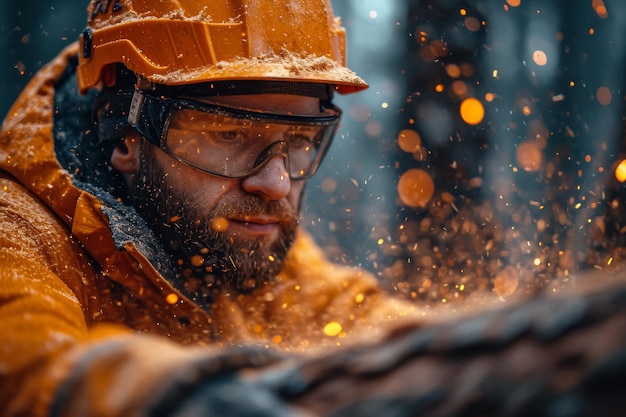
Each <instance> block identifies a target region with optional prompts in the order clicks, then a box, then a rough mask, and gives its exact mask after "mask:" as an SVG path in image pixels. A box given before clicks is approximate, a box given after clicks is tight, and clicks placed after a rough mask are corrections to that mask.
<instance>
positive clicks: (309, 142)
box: [289, 133, 315, 148]
mask: <svg viewBox="0 0 626 417" xmlns="http://www.w3.org/2000/svg"><path fill="white" fill-rule="evenodd" d="M314 145H315V138H313V137H309V136H307V135H305V134H302V133H297V134H292V135H289V147H291V148H306V147H311V146H314Z"/></svg>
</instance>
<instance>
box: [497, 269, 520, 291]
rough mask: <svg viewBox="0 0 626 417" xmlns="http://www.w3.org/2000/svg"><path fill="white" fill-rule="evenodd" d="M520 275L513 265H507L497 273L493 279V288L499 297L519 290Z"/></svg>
mask: <svg viewBox="0 0 626 417" xmlns="http://www.w3.org/2000/svg"><path fill="white" fill-rule="evenodd" d="M518 285H519V277H518V276H517V270H516V269H515V268H514V267H512V266H510V265H509V266H507V267H506V268H504V269H503V270H502V271H500V272H499V273H498V275H496V278H495V279H494V281H493V289H494V290H495V291H496V294H498V296H499V297H508V296H511V295H513V293H515V291H517V287H518Z"/></svg>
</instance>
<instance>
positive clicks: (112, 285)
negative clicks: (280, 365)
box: [0, 1, 412, 417]
mask: <svg viewBox="0 0 626 417" xmlns="http://www.w3.org/2000/svg"><path fill="white" fill-rule="evenodd" d="M139 3H142V2H139V1H135V2H134V5H135V6H136V5H137V4H139ZM148 3H150V4H151V5H153V4H162V3H167V2H148V1H146V4H148ZM191 3H193V2H189V4H191ZM261 3H263V4H265V2H261ZM287 3H288V4H292V3H291V2H287ZM102 4H104V5H105V6H106V2H104V3H102ZM123 4H126V3H123ZM229 4H230V3H229ZM274 4H275V5H277V6H278V5H279V2H275V3H274ZM293 4H295V3H293ZM104 8H105V10H106V7H104ZM253 8H254V7H253V6H249V8H248V9H246V10H243V9H242V13H243V12H244V11H245V13H251V10H252V9H253ZM133 10H134V11H135V13H138V16H139V15H141V10H140V9H137V8H135V9H133ZM188 12H189V11H187V13H188ZM92 13H94V10H92ZM163 13H164V12H163ZM212 13H213V12H212ZM245 13H243V14H244V15H245ZM101 17H102V16H101V15H100V13H95V16H94V23H93V25H94V28H95V27H96V25H95V22H98V21H99V20H98V19H100V18H101ZM214 19H219V21H223V20H224V19H223V18H222V17H221V16H218V15H217V14H216V15H214ZM140 20H141V19H140ZM144 20H145V21H144ZM144 20H141V21H142V22H143V23H145V24H148V27H149V26H150V25H149V19H144ZM273 23H275V22H273ZM130 24H131V25H132V22H131V23H130ZM305 27H306V25H305ZM227 28H228V25H226V27H225V28H222V29H227ZM212 30H213V29H212ZM239 30H241V28H240V29H239ZM224 31H225V32H227V31H226V30H224ZM246 33H249V32H246ZM231 36H232V34H231ZM246 36H247V35H246ZM246 39H248V38H246ZM249 39H253V37H250V38H249ZM157 49H158V48H157ZM78 53H82V52H81V51H79V47H78V45H77V44H74V45H73V46H71V47H68V49H66V50H65V51H64V52H63V53H62V54H61V55H60V56H59V57H58V58H57V59H56V60H54V61H53V62H52V63H50V64H48V65H47V66H45V67H44V68H43V69H42V70H41V71H40V72H39V73H38V74H37V75H36V76H35V77H34V78H33V79H32V80H31V82H30V83H29V85H28V86H27V88H26V89H25V91H24V92H23V93H22V95H21V96H20V97H19V98H18V100H17V101H16V103H15V104H14V105H13V107H12V108H11V110H10V111H9V113H8V116H7V118H6V119H5V121H4V123H3V125H2V129H1V130H0V230H2V233H1V234H0V317H2V320H0V338H1V339H2V340H1V342H0V410H2V415H3V416H4V417H13V416H30V417H38V416H49V415H54V416H67V415H85V416H87V415H98V416H102V417H108V416H129V415H144V411H146V410H150V409H151V407H153V406H154V405H155V404H159V403H160V402H161V401H165V400H164V399H168V398H178V397H177V396H176V395H173V394H172V392H174V393H176V392H178V393H179V394H184V393H185V392H183V391H180V389H179V388H180V387H179V386H178V385H177V381H178V382H180V381H184V382H185V383H187V384H189V383H190V381H195V380H202V379H203V378H210V377H211V375H212V373H214V372H218V371H219V370H220V366H221V365H220V364H222V365H223V364H226V365H232V364H233V363H235V362H233V360H232V358H231V359H225V360H224V362H222V361H220V360H219V357H220V355H223V354H224V352H225V350H224V349H220V347H222V346H232V345H236V344H246V343H254V344H257V345H260V346H267V347H271V348H275V349H282V350H286V351H301V350H307V349H312V350H314V349H315V348H323V347H325V346H331V345H337V344H342V345H345V344H347V343H349V342H350V341H357V340H359V339H361V338H367V339H369V340H372V339H373V338H375V337H376V336H377V334H378V333H379V332H381V331H383V330H384V329H385V327H387V326H388V325H389V324H390V323H394V322H396V320H398V319H400V318H402V317H404V316H405V315H407V314H410V310H411V308H412V306H411V307H409V306H408V305H407V304H404V303H402V302H400V301H397V300H393V299H392V298H390V297H387V296H385V295H384V294H383V293H382V292H381V290H380V288H379V287H378V286H377V283H376V280H375V279H374V278H373V277H372V276H371V275H369V274H367V273H365V272H363V271H361V270H358V269H354V268H350V267H343V266H337V265H333V264H331V263H329V262H328V261H326V260H325V258H324V256H323V255H322V252H321V251H320V249H319V248H318V247H317V246H315V244H314V243H313V242H312V241H311V239H310V238H309V237H307V235H306V234H304V233H303V232H300V233H299V236H298V237H297V239H296V241H295V242H294V246H293V247H292V248H291V250H290V252H289V254H288V256H287V259H286V260H285V263H284V268H283V271H282V272H281V273H280V274H279V275H278V276H277V277H276V279H275V280H274V281H273V282H271V283H270V284H268V285H267V286H266V287H263V288H259V289H258V290H257V291H255V292H253V293H250V294H244V295H239V296H236V297H234V296H231V295H229V294H227V293H221V294H219V295H217V296H216V297H215V299H214V300H213V303H212V304H211V305H210V306H209V307H208V308H201V307H200V306H199V305H198V304H197V303H195V302H194V301H193V300H191V299H190V298H189V297H187V296H186V295H185V293H184V292H183V291H182V290H180V289H179V287H178V286H175V285H174V284H173V283H172V282H170V281H168V280H167V279H166V278H165V273H164V270H165V269H166V268H167V266H166V265H165V264H166V262H164V261H163V259H165V258H164V257H163V256H162V254H161V252H160V251H159V247H157V246H155V241H156V239H155V238H154V236H153V235H150V233H149V231H144V230H142V229H140V227H139V223H140V222H139V220H138V219H137V216H136V214H134V216H133V213H134V211H133V210H131V209H130V208H129V207H127V206H124V205H123V204H121V203H120V202H118V201H116V200H115V198H113V197H112V195H110V194H108V193H107V192H105V191H104V190H103V189H102V188H100V187H99V185H97V184H95V183H86V182H85V181H86V180H85V179H86V178H90V177H89V175H91V176H93V177H94V178H95V176H96V175H99V176H100V177H107V176H108V175H112V174H111V173H110V172H109V171H110V170H107V169H106V166H104V168H103V169H101V170H94V169H93V168H90V167H89V166H83V165H81V163H82V164H88V163H91V162H92V158H91V157H89V158H87V157H85V156H84V155H83V154H81V153H80V152H79V149H78V148H72V147H71V146H69V145H68V144H70V143H72V141H75V142H79V143H89V141H87V140H82V139H81V137H82V135H89V134H93V131H94V129H91V126H90V125H89V123H88V124H87V126H82V125H77V126H76V127H75V128H74V129H69V128H66V127H67V126H69V124H71V123H78V122H80V121H81V120H82V117H81V116H80V115H82V114H84V113H89V112H90V111H91V109H92V105H93V103H90V102H88V101H87V102H86V103H84V104H83V102H81V101H77V104H72V105H71V106H69V105H67V104H66V103H68V102H71V101H70V99H72V98H73V97H79V98H80V97H82V98H81V100H83V99H84V100H87V98H86V97H85V96H80V95H79V94H78V93H77V92H76V89H75V87H73V86H72V84H71V83H72V82H75V78H73V77H75V76H74V75H73V74H72V71H71V68H72V65H69V62H73V61H74V59H75V57H76V55H77V54H78ZM146 53H147V51H146ZM181 53H183V55H184V53H185V51H183V52H181ZM93 56H94V59H95V57H96V56H97V51H96V50H94V55H93ZM128 56H129V58H131V57H134V56H131V55H128ZM155 62H158V61H155ZM83 88H84V86H83ZM62 123H66V124H65V125H63V124H62ZM74 136H75V137H74ZM105 174H106V175H105ZM77 178H80V179H81V181H78V180H76V179H77ZM331 322H332V323H333V329H335V330H334V331H333V332H332V333H329V334H326V333H325V332H324V328H325V326H326V325H328V324H329V323H331ZM338 326H340V329H339V330H340V331H339V332H338V331H337V327H338ZM327 333H328V332H327ZM183 345H190V346H183ZM226 352H231V350H230V349H227V350H226ZM261 357H262V358H264V359H258V358H257V359H255V356H254V355H252V356H250V355H247V354H246V355H243V359H242V360H241V362H240V364H241V366H242V367H248V366H250V367H253V366H262V365H263V364H267V363H272V362H273V361H275V360H276V358H275V357H273V356H272V355H270V354H269V353H268V354H267V355H266V356H263V355H261ZM190 396H191V395H190ZM196 398H197V397H196ZM168 404H169V405H170V406H172V404H171V403H168ZM191 409H193V407H191ZM159 415H163V414H159Z"/></svg>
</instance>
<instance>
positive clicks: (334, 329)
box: [324, 321, 343, 337]
mask: <svg viewBox="0 0 626 417" xmlns="http://www.w3.org/2000/svg"><path fill="white" fill-rule="evenodd" d="M342 330H343V327H342V326H341V324H340V323H337V322H336V321H331V322H330V323H328V324H326V326H324V334H325V335H326V336H328V337H334V336H338V335H339V333H341V332H342Z"/></svg>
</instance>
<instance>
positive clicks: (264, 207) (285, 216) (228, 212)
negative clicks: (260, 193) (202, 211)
mask: <svg viewBox="0 0 626 417" xmlns="http://www.w3.org/2000/svg"><path fill="white" fill-rule="evenodd" d="M248 216H270V217H275V218H277V219H279V220H281V221H283V222H294V221H296V222H297V221H299V219H300V214H299V213H298V212H297V211H296V210H294V209H293V208H292V207H291V206H289V205H288V204H287V203H285V202H283V201H275V200H271V201H263V200H262V199H261V198H258V197H249V198H246V199H245V200H238V201H236V202H234V203H226V204H224V205H222V206H220V207H217V208H216V209H215V212H214V213H213V216H212V217H213V218H214V219H217V218H230V217H248Z"/></svg>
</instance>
